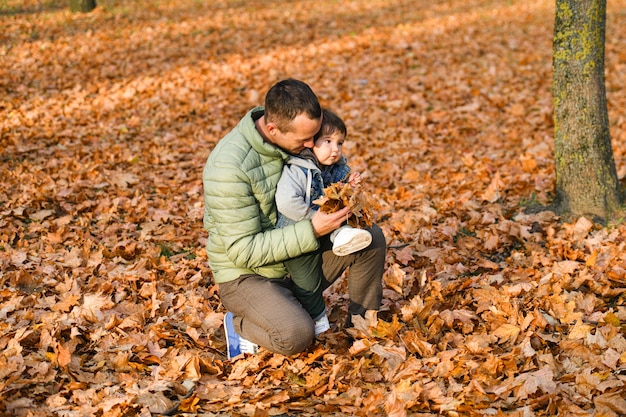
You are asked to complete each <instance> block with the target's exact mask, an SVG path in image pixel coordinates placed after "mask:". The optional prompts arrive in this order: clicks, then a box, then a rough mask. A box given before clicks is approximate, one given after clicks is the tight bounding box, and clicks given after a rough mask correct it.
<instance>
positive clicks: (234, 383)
mask: <svg viewBox="0 0 626 417" xmlns="http://www.w3.org/2000/svg"><path fill="white" fill-rule="evenodd" d="M553 20H554V4H553V1H551V0H541V1H540V0H434V1H423V0H411V1H408V0H385V1H383V0H354V1H339V0H317V1H308V0H306V1H305V0H301V1H286V0H285V1H282V0H259V1H238V0H223V1H199V0H177V1H174V0H159V1H148V0H132V1H114V0H102V1H100V2H99V5H98V7H97V8H96V9H95V10H94V11H93V12H91V13H86V14H81V13H76V14H72V13H71V12H70V11H69V9H68V7H67V5H66V2H65V1H61V0H25V1H17V0H0V28H1V30H0V135H1V136H0V179H1V181H0V284H1V285H0V415H3V416H5V415H6V416H37V417H39V416H90V415H92V416H151V415H153V416H156V415H199V416H238V415H241V416H269V415H283V416H379V415H380V416H394V417H401V416H439V415H441V416H453V417H454V416H485V417H487V416H519V417H530V416H556V415H558V416H620V415H625V414H626V393H625V392H626V388H625V387H626V338H625V331H626V295H625V291H626V251H625V246H626V237H625V236H626V235H625V234H626V225H624V224H620V223H615V224H610V225H608V227H602V226H601V225H597V224H594V223H592V221H591V219H586V218H584V217H582V218H578V219H571V220H565V219H562V218H559V217H558V216H557V215H555V214H554V213H552V212H549V211H544V212H539V213H535V214H529V213H527V212H525V210H524V208H525V207H527V206H528V205H529V204H531V203H540V204H547V203H549V202H550V201H551V198H552V193H553V188H554V182H555V178H554V166H553V153H552V152H553V124H552V98H551V93H550V87H551V85H550V83H551V65H552V58H551V56H552V49H551V48H552V28H553ZM285 77H294V78H299V79H302V80H305V81H306V82H308V83H309V84H310V85H311V86H312V87H313V89H314V90H315V91H316V93H317V94H318V95H319V97H320V100H321V102H322V104H323V105H325V106H328V107H330V108H332V109H334V110H335V111H336V112H337V113H338V114H340V115H341V116H343V118H344V119H345V120H346V122H347V125H348V130H349V137H348V141H347V143H346V145H345V148H346V149H345V152H346V154H347V156H348V157H349V158H350V161H351V163H352V164H353V166H354V168H355V169H356V170H358V171H360V172H362V174H363V176H364V182H365V190H366V191H367V192H368V193H369V195H371V196H372V198H373V199H374V201H375V203H376V205H377V209H376V221H377V222H378V224H380V226H381V227H382V228H383V230H384V232H385V235H386V237H387V240H388V244H389V251H388V256H387V264H386V271H385V276H384V282H385V290H384V300H383V308H382V311H381V312H380V314H379V316H378V317H371V316H370V317H367V318H366V319H365V320H361V321H358V322H357V323H356V326H355V328H354V329H352V330H350V331H346V330H345V329H342V328H341V326H339V324H341V323H342V322H343V320H344V319H345V315H346V307H347V302H348V300H347V297H346V294H345V293H346V288H345V287H346V285H345V279H342V280H341V281H340V282H339V283H338V284H337V285H336V286H335V287H333V288H331V290H330V291H327V293H326V298H327V305H328V308H329V312H330V318H331V322H332V323H333V327H332V329H331V330H330V331H329V332H327V333H325V334H323V335H322V336H320V337H319V338H318V339H317V340H316V342H315V343H314V345H312V346H311V347H310V348H309V349H308V350H307V351H305V352H304V353H302V354H300V355H296V356H294V357H284V356H281V355H277V354H272V353H269V352H267V351H264V350H262V351H261V352H260V353H259V354H257V355H252V356H242V357H239V358H237V359H235V360H233V361H228V360H227V359H226V357H225V344H224V334H223V330H222V326H221V325H222V318H223V314H224V309H223V307H222V306H221V304H220V302H219V298H218V297H217V294H216V292H217V288H216V286H215V284H214V282H213V279H212V274H211V270H210V268H209V266H208V260H207V256H206V253H205V251H204V247H203V245H204V243H205V241H206V232H205V231H204V230H203V228H202V213H203V201H202V182H201V171H202V168H203V165H204V162H205V160H206V158H207V156H208V154H209V153H210V151H211V149H212V147H213V146H214V145H215V143H216V142H217V141H218V140H219V138H220V137H221V136H222V135H224V134H225V133H226V132H227V131H228V130H229V129H230V128H231V127H232V126H233V125H234V124H235V123H236V122H237V121H238V120H239V118H240V117H241V116H242V115H243V114H244V113H245V112H246V111H247V110H249V109H250V108H251V107H252V106H254V105H257V104H262V100H263V95H264V92H265V91H266V90H267V88H268V87H269V86H270V85H271V84H273V83H274V82H276V81H278V80H279V79H282V78H285ZM606 77H607V80H606V82H607V84H606V85H607V95H608V107H609V117H610V122H611V136H612V140H613V147H614V156H615V162H616V166H617V169H618V174H619V177H620V178H621V179H624V178H625V177H626V119H625V114H624V109H625V108H626V89H625V87H626V1H624V0H619V1H609V2H608V12H607V36H606Z"/></svg>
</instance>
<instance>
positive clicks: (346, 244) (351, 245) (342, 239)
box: [333, 226, 372, 256]
mask: <svg viewBox="0 0 626 417" xmlns="http://www.w3.org/2000/svg"><path fill="white" fill-rule="evenodd" d="M370 243H372V235H371V234H370V232H368V231H367V230H363V229H356V228H354V227H350V226H342V227H340V228H339V229H337V234H336V235H335V239H334V241H333V253H334V254H335V255H337V256H346V255H349V254H351V253H354V252H358V251H360V250H361V249H365V248H366V247H368V246H369V245H370Z"/></svg>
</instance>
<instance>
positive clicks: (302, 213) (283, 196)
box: [276, 109, 372, 335]
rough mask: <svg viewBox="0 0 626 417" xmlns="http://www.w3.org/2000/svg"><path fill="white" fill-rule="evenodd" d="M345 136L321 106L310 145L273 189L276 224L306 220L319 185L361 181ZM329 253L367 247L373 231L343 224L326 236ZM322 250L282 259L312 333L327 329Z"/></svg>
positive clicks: (339, 122)
mask: <svg viewBox="0 0 626 417" xmlns="http://www.w3.org/2000/svg"><path fill="white" fill-rule="evenodd" d="M346 136H347V129H346V125H345V124H344V122H343V120H341V118H340V117H339V116H337V115H336V114H335V113H333V112H331V111H330V110H327V109H323V110H322V126H321V128H320V130H319V132H318V133H317V135H315V145H314V147H313V149H309V148H307V149H305V150H304V151H302V152H301V153H300V154H299V155H297V156H291V157H289V159H288V160H287V162H286V164H285V166H284V168H283V172H282V175H281V177H280V180H279V182H278V186H277V188H276V207H277V209H278V221H277V223H276V226H277V227H284V226H286V225H288V224H291V223H295V222H297V221H299V220H302V219H304V218H311V217H313V214H315V211H316V210H318V209H319V207H318V206H317V205H315V204H313V201H314V200H316V199H318V198H320V197H322V196H323V194H324V191H323V190H324V187H326V186H328V185H330V184H332V183H336V182H345V181H346V180H347V182H349V183H350V185H352V186H353V187H355V186H357V185H358V184H359V183H360V182H361V175H360V174H359V173H358V172H353V173H351V172H350V167H349V166H348V164H347V160H346V158H345V157H344V156H343V154H342V146H343V143H344V141H345V139H346ZM330 240H331V242H332V243H333V248H332V251H333V253H334V254H335V255H337V256H346V255H349V254H351V253H354V252H357V251H359V250H361V249H364V248H366V247H367V246H369V245H370V243H371V242H372V235H371V234H370V233H369V232H368V231H367V230H363V229H356V228H353V227H351V226H348V225H343V226H341V227H340V228H339V229H337V230H335V231H334V232H333V233H331V235H330ZM320 257H321V253H320V252H319V251H318V252H313V253H310V254H305V255H302V256H300V257H298V258H294V259H290V260H288V261H286V262H285V266H286V267H287V270H288V271H289V273H290V275H291V279H292V281H293V283H294V284H295V287H296V288H295V290H294V293H295V295H296V297H297V298H298V300H300V302H301V303H302V305H303V306H304V308H305V309H306V310H307V312H308V313H309V314H310V315H311V317H312V318H313V320H314V321H315V334H316V335H318V334H320V333H322V332H324V331H326V330H328V329H329V328H330V325H329V323H328V318H327V317H326V305H325V303H324V297H323V295H322V292H323V290H324V288H323V285H322V280H323V274H322V270H321V261H320Z"/></svg>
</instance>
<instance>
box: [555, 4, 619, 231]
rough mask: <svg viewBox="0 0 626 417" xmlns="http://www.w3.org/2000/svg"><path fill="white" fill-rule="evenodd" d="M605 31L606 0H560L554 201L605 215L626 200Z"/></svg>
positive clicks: (567, 210)
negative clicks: (612, 127)
mask: <svg viewBox="0 0 626 417" xmlns="http://www.w3.org/2000/svg"><path fill="white" fill-rule="evenodd" d="M605 31H606V0H556V19H555V24H554V44H553V52H554V56H553V63H552V64H553V84H552V95H553V100H554V135H555V170H556V197H555V201H554V204H553V207H554V208H555V210H556V211H557V212H558V213H560V214H572V215H575V216H580V215H588V216H593V217H596V218H598V217H599V218H600V219H602V220H603V221H606V220H608V219H610V218H612V217H613V216H614V215H615V214H616V213H617V212H619V209H620V207H619V206H620V204H621V191H620V184H619V180H618V178H617V172H616V169H615V162H614V160H613V149H612V147H611V135H610V132H609V118H608V112H607V105H606V91H605V85H604V41H605Z"/></svg>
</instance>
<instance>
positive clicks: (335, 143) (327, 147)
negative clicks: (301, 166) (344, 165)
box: [313, 131, 346, 165]
mask: <svg viewBox="0 0 626 417" xmlns="http://www.w3.org/2000/svg"><path fill="white" fill-rule="evenodd" d="M345 139H346V138H345V136H344V135H343V134H342V133H341V132H339V131H335V132H333V133H332V134H331V135H325V136H322V137H320V138H318V139H317V140H316V141H315V146H314V147H313V153H314V154H315V156H316V157H317V160H318V161H319V162H320V165H333V164H335V163H337V162H338V161H339V160H340V159H341V154H342V152H341V147H342V146H343V142H344V140H345Z"/></svg>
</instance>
